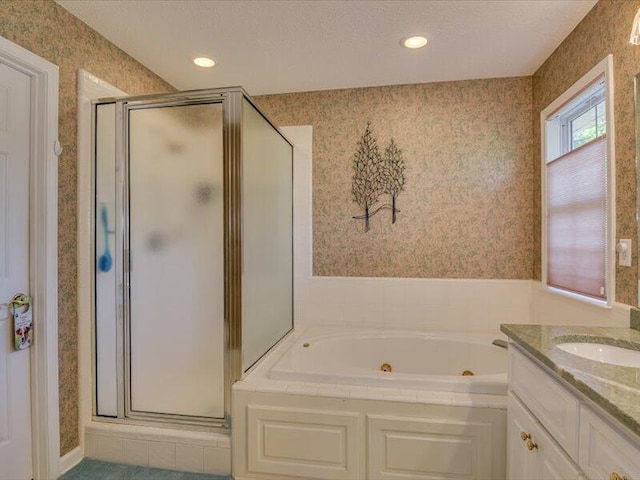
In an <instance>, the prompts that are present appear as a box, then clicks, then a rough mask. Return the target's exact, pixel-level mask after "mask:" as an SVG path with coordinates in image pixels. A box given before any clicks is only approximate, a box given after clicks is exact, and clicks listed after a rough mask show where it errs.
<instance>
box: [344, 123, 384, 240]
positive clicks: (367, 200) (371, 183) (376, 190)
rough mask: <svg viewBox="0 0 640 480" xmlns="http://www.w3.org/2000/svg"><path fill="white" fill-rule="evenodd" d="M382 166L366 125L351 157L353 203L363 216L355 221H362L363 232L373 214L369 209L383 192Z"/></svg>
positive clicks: (376, 142)
mask: <svg viewBox="0 0 640 480" xmlns="http://www.w3.org/2000/svg"><path fill="white" fill-rule="evenodd" d="M383 172H384V165H383V162H382V155H380V151H379V149H378V141H377V140H376V138H375V137H374V136H373V132H372V131H371V122H369V123H367V128H366V129H365V131H364V135H362V137H361V138H360V140H358V148H357V149H356V153H355V155H354V156H353V182H352V184H351V192H352V193H353V201H354V202H356V203H357V204H358V205H359V206H360V207H361V208H362V209H364V215H360V216H357V217H353V218H357V219H364V231H365V232H368V231H369V218H370V217H371V216H372V215H375V213H377V212H375V213H371V207H373V205H375V203H376V202H377V201H378V199H379V198H380V195H382V193H383V192H384V186H385V185H384V173H383Z"/></svg>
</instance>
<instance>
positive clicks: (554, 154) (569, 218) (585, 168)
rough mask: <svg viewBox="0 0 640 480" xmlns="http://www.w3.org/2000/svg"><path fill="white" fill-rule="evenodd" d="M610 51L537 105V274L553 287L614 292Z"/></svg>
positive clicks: (597, 294)
mask: <svg viewBox="0 0 640 480" xmlns="http://www.w3.org/2000/svg"><path fill="white" fill-rule="evenodd" d="M611 69H612V61H611V56H609V57H607V58H606V59H605V60H603V61H602V62H601V63H600V64H598V65H597V66H596V67H595V68H594V69H593V70H591V72H589V73H588V74H587V75H585V76H584V77H583V78H581V79H580V80H579V81H578V82H577V83H576V84H575V85H573V86H572V87H571V88H570V89H569V90H567V91H566V92H565V93H564V94H563V95H561V96H560V97H559V98H558V99H557V100H556V101H555V102H553V103H552V104H551V105H549V107H547V108H546V109H545V110H544V111H543V112H542V132H543V158H542V179H543V190H542V196H543V282H544V283H545V285H546V286H547V287H548V288H549V289H551V290H553V291H557V292H560V293H564V294H567V295H570V296H573V297H576V298H580V299H583V300H587V301H591V302H596V303H599V304H606V305H610V304H611V302H612V300H613V288H614V282H613V265H612V260H613V259H614V258H615V257H614V252H613V251H612V246H613V245H614V237H613V235H614V231H615V228H614V218H615V215H614V204H613V199H614V198H615V197H614V194H613V168H614V158H613V131H612V128H613V121H612V117H613V115H612V111H613V110H612V109H613V104H612V98H611V97H612V93H611V89H610V86H609V79H610V78H612V76H611Z"/></svg>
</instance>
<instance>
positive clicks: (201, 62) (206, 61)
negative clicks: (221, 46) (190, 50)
mask: <svg viewBox="0 0 640 480" xmlns="http://www.w3.org/2000/svg"><path fill="white" fill-rule="evenodd" d="M193 63H195V64H196V65H197V66H199V67H202V68H211V67H213V66H214V65H215V64H216V62H214V61H213V59H211V58H208V57H196V58H194V59H193Z"/></svg>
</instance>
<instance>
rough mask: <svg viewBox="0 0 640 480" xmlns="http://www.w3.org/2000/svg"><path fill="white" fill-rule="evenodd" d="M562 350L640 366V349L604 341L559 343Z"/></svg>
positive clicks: (598, 360) (580, 355) (626, 365)
mask: <svg viewBox="0 0 640 480" xmlns="http://www.w3.org/2000/svg"><path fill="white" fill-rule="evenodd" d="M556 346H557V347H558V348H559V349H560V350H564V351H565V352H567V353H570V354H572V355H576V356H578V357H582V358H587V359H589V360H594V361H596V362H601V363H609V364H613V365H620V366H623V367H635V368H640V350H631V349H629V348H622V347H615V346H613V345H605V344H602V343H586V342H579V343H559V344H558V345H556Z"/></svg>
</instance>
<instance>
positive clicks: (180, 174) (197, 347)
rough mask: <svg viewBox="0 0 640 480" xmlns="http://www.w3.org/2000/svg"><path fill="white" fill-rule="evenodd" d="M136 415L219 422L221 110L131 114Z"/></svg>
mask: <svg viewBox="0 0 640 480" xmlns="http://www.w3.org/2000/svg"><path fill="white" fill-rule="evenodd" d="M129 136H130V139H129V162H130V164H129V169H130V171H129V195H130V205H129V208H130V226H129V228H130V255H131V257H130V258H131V273H130V362H131V364H130V375H131V378H130V381H131V383H130V389H131V408H132V410H134V411H141V412H157V413H170V414H178V415H190V416H199V417H212V418H222V417H223V416H224V368H223V366H224V352H223V347H224V334H223V332H224V327H223V319H224V277H223V275H224V257H223V170H222V166H223V163H222V162H223V143H222V142H223V140H222V138H223V137H222V105H221V104H205V105H190V106H176V107H156V108H146V109H136V110H131V111H130V113H129Z"/></svg>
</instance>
